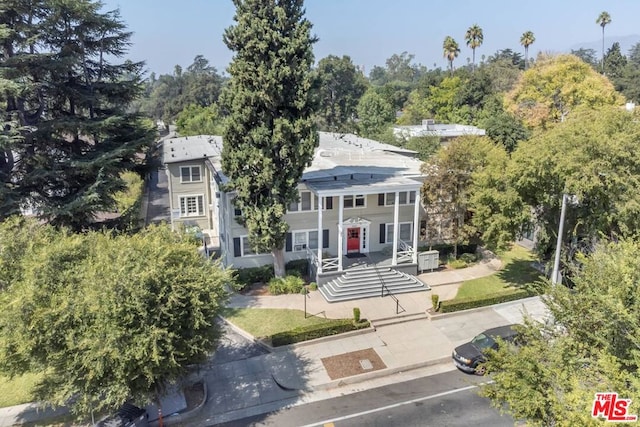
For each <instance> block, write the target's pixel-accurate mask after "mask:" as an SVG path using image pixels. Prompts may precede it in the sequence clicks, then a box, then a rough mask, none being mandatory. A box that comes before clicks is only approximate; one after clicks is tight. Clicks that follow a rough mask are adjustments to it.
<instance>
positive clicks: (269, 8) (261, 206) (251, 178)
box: [222, 0, 318, 276]
mask: <svg viewBox="0 0 640 427" xmlns="http://www.w3.org/2000/svg"><path fill="white" fill-rule="evenodd" d="M303 3H304V2H303V0H234V4H235V6H236V15H235V17H234V20H235V22H236V24H235V25H232V26H231V27H229V28H228V29H227V30H226V31H225V34H224V42H225V43H226V44H227V46H228V47H229V49H231V50H232V51H234V52H235V56H234V58H233V61H232V63H231V65H230V66H229V70H228V71H229V74H230V76H231V79H230V81H229V84H228V85H227V87H226V89H225V92H224V93H223V105H224V107H225V108H226V110H227V112H228V114H229V117H228V121H227V122H226V127H225V132H224V147H223V152H222V168H223V170H224V173H225V174H226V175H227V176H228V177H229V179H230V183H229V186H230V188H231V189H233V190H234V191H235V192H236V194H237V196H236V200H235V204H236V206H238V207H240V208H241V209H242V215H243V218H244V222H245V225H246V227H247V229H248V231H249V241H250V243H251V245H252V246H253V247H254V248H255V249H256V250H258V251H262V252H267V251H270V252H271V253H272V254H273V258H274V267H275V274H276V276H282V275H284V252H283V248H284V244H285V238H286V233H287V230H288V225H287V223H286V222H285V221H284V220H283V217H284V215H285V213H286V211H287V207H288V206H289V204H290V203H291V202H294V201H296V200H298V197H299V196H298V190H297V186H298V182H299V181H300V178H301V177H302V172H303V170H304V169H305V167H306V166H308V165H309V164H310V163H311V160H312V158H313V152H314V149H315V147H317V145H318V135H317V132H316V130H315V127H314V124H313V119H312V114H313V107H312V101H311V97H310V94H309V89H310V87H311V73H310V71H311V66H312V65H313V51H312V45H313V43H315V41H316V38H315V37H314V36H312V35H311V23H310V22H309V21H308V20H307V19H305V18H304V13H305V11H304V7H303Z"/></svg>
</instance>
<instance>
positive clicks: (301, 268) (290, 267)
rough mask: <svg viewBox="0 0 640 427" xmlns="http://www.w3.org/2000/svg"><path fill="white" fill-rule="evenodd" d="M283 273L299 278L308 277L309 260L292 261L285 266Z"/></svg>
mask: <svg viewBox="0 0 640 427" xmlns="http://www.w3.org/2000/svg"><path fill="white" fill-rule="evenodd" d="M285 271H286V272H287V274H295V273H294V272H296V273H298V274H299V275H300V277H304V276H308V275H309V260H306V259H294V260H292V261H289V262H288V263H287V264H286V265H285Z"/></svg>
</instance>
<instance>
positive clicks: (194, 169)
mask: <svg viewBox="0 0 640 427" xmlns="http://www.w3.org/2000/svg"><path fill="white" fill-rule="evenodd" d="M201 181H202V174H201V173H200V166H181V167H180V182H201Z"/></svg>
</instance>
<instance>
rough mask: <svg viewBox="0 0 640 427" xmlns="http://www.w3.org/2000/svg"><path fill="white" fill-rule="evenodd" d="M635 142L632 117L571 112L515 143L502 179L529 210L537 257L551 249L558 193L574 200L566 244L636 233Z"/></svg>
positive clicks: (638, 180)
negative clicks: (532, 214)
mask: <svg viewBox="0 0 640 427" xmlns="http://www.w3.org/2000/svg"><path fill="white" fill-rule="evenodd" d="M639 138H640V125H639V124H638V120H637V115H636V114H632V113H629V112H627V111H624V110H622V109H619V108H612V107H609V108H603V109H599V110H592V111H585V112H579V113H578V112H576V113H575V114H573V115H572V116H570V117H569V118H568V119H567V120H566V121H565V122H564V123H560V124H558V125H557V126H555V127H554V128H552V129H550V130H548V131H546V132H543V133H540V134H539V135H536V136H534V137H533V138H531V139H530V140H529V141H526V142H521V143H520V144H519V145H518V148H517V149H516V150H515V151H514V152H513V155H512V162H511V163H510V165H509V168H508V169H507V174H508V175H509V177H510V181H511V183H512V184H511V185H512V186H513V187H514V188H515V189H516V190H517V191H518V194H520V196H521V197H522V199H523V200H524V201H525V203H527V205H529V206H532V207H533V208H534V209H535V214H536V220H537V223H538V225H539V226H540V232H539V234H538V237H539V242H538V251H539V252H540V253H541V254H542V255H548V254H549V253H550V252H551V251H552V250H553V247H554V245H555V243H554V242H555V239H556V236H557V231H556V230H557V229H558V219H559V216H560V205H561V201H562V194H563V192H564V193H567V194H571V195H575V196H576V198H577V201H578V203H577V204H574V205H572V206H571V207H570V208H568V209H567V218H566V221H565V230H567V235H566V236H564V241H565V242H569V241H574V242H575V241H577V242H581V241H582V242H587V243H588V242H592V241H593V240H597V239H599V238H600V236H602V235H604V236H609V237H614V236H625V235H631V234H633V233H635V232H636V231H637V230H639V229H640V222H639V218H640V197H639V196H638V195H639V194H640V191H639V190H640V154H639V151H638V150H637V141H638V139H639Z"/></svg>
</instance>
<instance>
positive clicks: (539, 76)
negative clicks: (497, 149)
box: [505, 55, 624, 128]
mask: <svg viewBox="0 0 640 427" xmlns="http://www.w3.org/2000/svg"><path fill="white" fill-rule="evenodd" d="M623 102H624V100H623V98H622V96H620V94H618V93H617V92H616V91H615V90H614V88H613V85H612V84H611V83H610V82H609V81H608V80H607V79H606V77H604V76H602V75H600V74H598V73H597V72H595V71H594V70H593V68H591V67H590V66H589V65H587V64H586V63H584V62H583V61H581V60H580V59H579V58H577V57H575V56H573V55H558V56H541V57H540V58H539V60H538V61H537V62H536V64H535V65H534V66H533V67H531V68H530V69H529V70H527V71H526V72H525V73H524V74H523V75H522V77H521V78H520V81H519V82H518V84H517V85H516V87H515V88H514V89H513V90H512V91H511V92H509V93H508V94H507V96H506V97H505V105H506V109H507V110H508V111H509V112H511V113H512V114H514V115H515V116H516V117H518V118H520V119H521V120H523V122H524V123H525V124H526V125H527V126H529V127H542V128H545V127H548V126H550V125H551V124H552V123H556V122H560V121H562V120H564V119H565V118H566V117H567V116H568V115H569V113H571V112H572V111H573V110H575V109H576V108H577V107H585V108H597V107H601V106H606V105H622V103H623Z"/></svg>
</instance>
